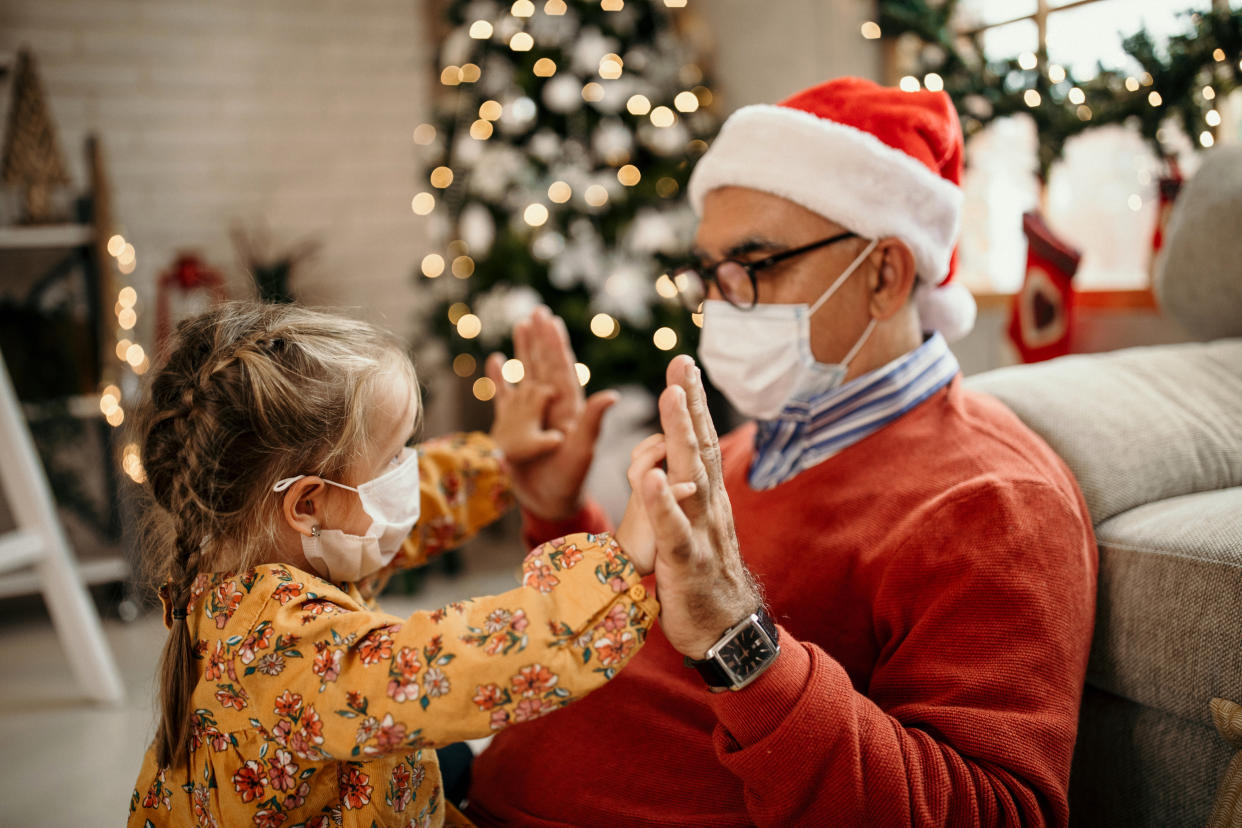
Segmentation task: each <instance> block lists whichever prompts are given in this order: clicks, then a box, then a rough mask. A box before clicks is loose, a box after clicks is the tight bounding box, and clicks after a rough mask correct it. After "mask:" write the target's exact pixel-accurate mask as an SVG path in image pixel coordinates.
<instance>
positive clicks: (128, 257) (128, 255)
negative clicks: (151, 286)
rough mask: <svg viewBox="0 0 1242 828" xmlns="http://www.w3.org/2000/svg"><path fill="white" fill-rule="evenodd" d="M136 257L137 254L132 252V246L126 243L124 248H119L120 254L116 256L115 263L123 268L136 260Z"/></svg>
mask: <svg viewBox="0 0 1242 828" xmlns="http://www.w3.org/2000/svg"><path fill="white" fill-rule="evenodd" d="M137 255H138V254H137V252H136V251H135V250H134V246H133V245H132V244H129V243H128V242H126V243H125V247H123V248H121V252H120V253H118V254H117V256H116V263H117V264H118V265H120V266H121V267H124V266H125V265H131V264H133V263H134V261H135V260H136V258H137Z"/></svg>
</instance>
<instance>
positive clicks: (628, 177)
mask: <svg viewBox="0 0 1242 828" xmlns="http://www.w3.org/2000/svg"><path fill="white" fill-rule="evenodd" d="M642 177H643V174H642V173H641V172H639V171H638V167H635V166H634V165H633V164H626V165H625V166H624V167H622V168H621V169H619V170H617V180H618V181H620V182H621V183H622V184H623V185H624V186H626V187H633V186H634V185H635V184H637V183H638V182H639V181H641V180H642Z"/></svg>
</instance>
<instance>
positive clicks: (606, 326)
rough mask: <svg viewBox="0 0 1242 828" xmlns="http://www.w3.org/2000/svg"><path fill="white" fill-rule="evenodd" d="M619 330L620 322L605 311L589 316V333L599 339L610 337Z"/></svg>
mask: <svg viewBox="0 0 1242 828" xmlns="http://www.w3.org/2000/svg"><path fill="white" fill-rule="evenodd" d="M620 332H621V323H619V322H618V321H617V320H616V319H614V318H613V317H611V316H609V315H608V314H606V313H597V314H595V316H593V317H591V333H593V334H595V335H596V336H598V337H599V338H600V339H612V338H613V337H614V336H616V335H617V334H618V333H620Z"/></svg>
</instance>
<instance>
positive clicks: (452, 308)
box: [448, 302, 474, 371]
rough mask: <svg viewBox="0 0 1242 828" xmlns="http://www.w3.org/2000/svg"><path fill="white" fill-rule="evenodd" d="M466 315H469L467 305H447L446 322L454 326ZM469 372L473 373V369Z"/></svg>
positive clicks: (459, 303)
mask: <svg viewBox="0 0 1242 828" xmlns="http://www.w3.org/2000/svg"><path fill="white" fill-rule="evenodd" d="M468 313H470V306H469V305H467V304H466V303H465V302H454V303H453V304H451V305H449V309H448V320H449V322H450V323H451V324H453V325H456V324H457V323H458V322H460V321H461V318H462V317H463V316H465V315H466V314H468ZM470 370H472V371H473V370H474V369H473V368H471V369H470Z"/></svg>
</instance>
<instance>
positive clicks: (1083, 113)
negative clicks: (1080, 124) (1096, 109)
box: [1076, 105, 1091, 121]
mask: <svg viewBox="0 0 1242 828" xmlns="http://www.w3.org/2000/svg"><path fill="white" fill-rule="evenodd" d="M1076 112H1077V114H1078V120H1080V121H1090V120H1091V107H1089V106H1086V105H1083V106H1080V107H1078V109H1077V110H1076Z"/></svg>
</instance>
